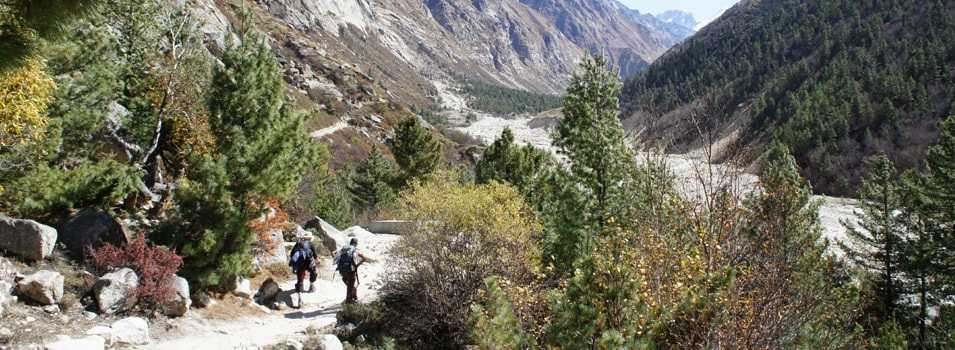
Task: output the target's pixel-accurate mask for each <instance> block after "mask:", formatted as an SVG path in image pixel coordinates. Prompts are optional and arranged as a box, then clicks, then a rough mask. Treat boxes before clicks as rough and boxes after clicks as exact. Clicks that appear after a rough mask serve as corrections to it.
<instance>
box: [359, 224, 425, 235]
mask: <svg viewBox="0 0 955 350" xmlns="http://www.w3.org/2000/svg"><path fill="white" fill-rule="evenodd" d="M414 225H415V224H414V222H412V221H405V220H382V221H373V222H370V223H368V225H365V226H364V229H366V230H368V232H372V233H384V234H390V235H402V234H407V233H409V232H411V230H413V229H414Z"/></svg>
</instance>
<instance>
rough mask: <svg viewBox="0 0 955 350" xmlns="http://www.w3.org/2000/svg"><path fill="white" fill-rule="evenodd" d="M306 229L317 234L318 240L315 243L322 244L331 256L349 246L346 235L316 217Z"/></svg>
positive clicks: (308, 223)
mask: <svg viewBox="0 0 955 350" xmlns="http://www.w3.org/2000/svg"><path fill="white" fill-rule="evenodd" d="M305 229H307V230H310V231H312V232H315V235H316V237H315V238H316V239H315V240H313V241H317V242H316V243H321V246H323V247H325V249H326V250H327V251H328V252H329V254H332V253H335V252H336V251H338V247H344V246H345V245H346V244H348V242H346V241H345V235H343V234H342V233H341V231H339V230H338V229H337V228H335V226H332V225H331V224H329V223H328V222H325V220H322V218H319V217H315V218H314V219H312V220H310V221H309V222H307V223H306V224H305Z"/></svg>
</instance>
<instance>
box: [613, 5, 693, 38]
mask: <svg viewBox="0 0 955 350" xmlns="http://www.w3.org/2000/svg"><path fill="white" fill-rule="evenodd" d="M627 14H628V15H629V16H630V18H632V19H633V20H634V21H637V23H640V24H643V25H644V26H646V27H647V28H650V29H651V30H653V31H655V32H657V33H660V34H661V35H662V36H663V40H664V43H665V44H667V46H675V45H676V44H679V43H680V42H682V41H683V40H686V38H689V37H691V36H693V34H695V33H696V29H695V28H696V25H697V22H696V19H694V18H693V15H691V14H689V13H686V12H683V11H678V10H670V11H666V12H664V13H661V14H658V15H652V14H649V13H641V12H640V11H638V10H629V12H627Z"/></svg>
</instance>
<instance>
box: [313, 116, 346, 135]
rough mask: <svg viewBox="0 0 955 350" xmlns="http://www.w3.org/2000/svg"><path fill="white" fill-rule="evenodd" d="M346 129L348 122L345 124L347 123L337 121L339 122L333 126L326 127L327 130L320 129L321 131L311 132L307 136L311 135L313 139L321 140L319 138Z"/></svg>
mask: <svg viewBox="0 0 955 350" xmlns="http://www.w3.org/2000/svg"><path fill="white" fill-rule="evenodd" d="M347 127H348V122H347V121H344V120H339V121H338V122H336V123H335V124H332V126H329V127H327V128H322V129H319V130H315V131H312V133H311V134H309V135H311V136H312V138H313V139H321V138H324V137H326V136H328V135H331V134H334V133H336V132H338V131H339V130H341V129H344V128H347Z"/></svg>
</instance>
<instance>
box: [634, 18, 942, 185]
mask: <svg viewBox="0 0 955 350" xmlns="http://www.w3.org/2000/svg"><path fill="white" fill-rule="evenodd" d="M952 37H955V3H953V2H951V1H908V0H889V1H856V0H832V1H809V2H807V1H796V0H762V1H759V0H745V1H743V2H741V3H739V4H737V5H736V6H735V7H734V8H732V9H730V10H729V11H727V13H726V14H724V15H723V16H722V17H721V18H720V19H718V20H716V21H715V22H713V23H711V24H710V25H708V26H707V27H705V28H703V29H702V30H701V31H700V32H699V33H698V34H697V35H696V36H694V37H692V38H690V39H689V40H687V41H686V42H684V43H683V44H681V45H679V46H677V47H675V48H674V49H672V50H671V51H670V52H668V53H667V54H666V55H664V56H663V57H661V58H660V59H659V60H658V61H657V62H655V63H654V64H653V65H652V66H651V67H650V68H649V70H648V71H646V72H645V73H644V74H641V75H640V76H638V77H636V78H634V79H632V80H631V81H629V82H628V83H627V85H626V89H625V93H624V95H625V97H624V101H623V103H624V105H625V111H626V112H625V114H624V117H625V121H624V123H625V125H626V126H627V127H629V128H630V129H632V130H634V131H636V132H638V133H639V137H640V139H641V140H643V141H645V142H648V143H656V144H661V145H665V146H666V147H668V148H669V149H671V150H673V151H688V150H691V149H694V148H697V147H700V146H701V145H702V144H704V143H708V141H717V140H719V141H720V142H719V144H720V145H726V147H722V151H723V153H722V156H723V157H730V156H732V155H734V154H738V153H742V154H744V155H746V156H748V157H747V159H749V160H753V159H754V158H755V157H756V156H757V155H758V154H759V153H760V152H759V150H760V148H761V146H762V145H765V144H766V143H767V142H769V141H771V140H774V139H776V140H780V141H782V142H784V143H786V144H788V145H789V146H790V147H791V148H792V149H793V151H794V152H795V154H796V155H797V158H798V161H799V164H800V166H801V168H802V171H803V173H804V175H806V176H807V177H808V178H809V179H810V180H811V181H812V183H813V185H814V187H815V188H816V190H818V191H821V192H825V193H833V194H851V193H852V192H853V188H855V187H856V184H857V183H858V179H859V176H860V174H861V170H862V168H863V165H864V162H863V158H864V157H865V156H869V155H872V154H875V153H878V152H886V153H888V154H889V156H890V157H891V158H892V159H893V160H894V161H895V162H897V163H898V164H899V165H900V166H901V167H904V168H910V167H913V166H917V165H918V164H919V162H920V161H921V159H922V158H923V156H924V151H925V148H926V147H927V145H929V144H931V143H933V142H934V139H935V138H936V137H937V135H936V134H937V131H936V129H935V124H936V123H937V121H938V120H940V118H942V117H944V116H947V115H949V114H951V113H952V110H951V103H952V101H953V99H955V89H953V86H955V85H953V82H955V72H953V71H952V69H951V64H952V62H955V42H953V41H952V40H951V38H952ZM710 136H713V137H710Z"/></svg>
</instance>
